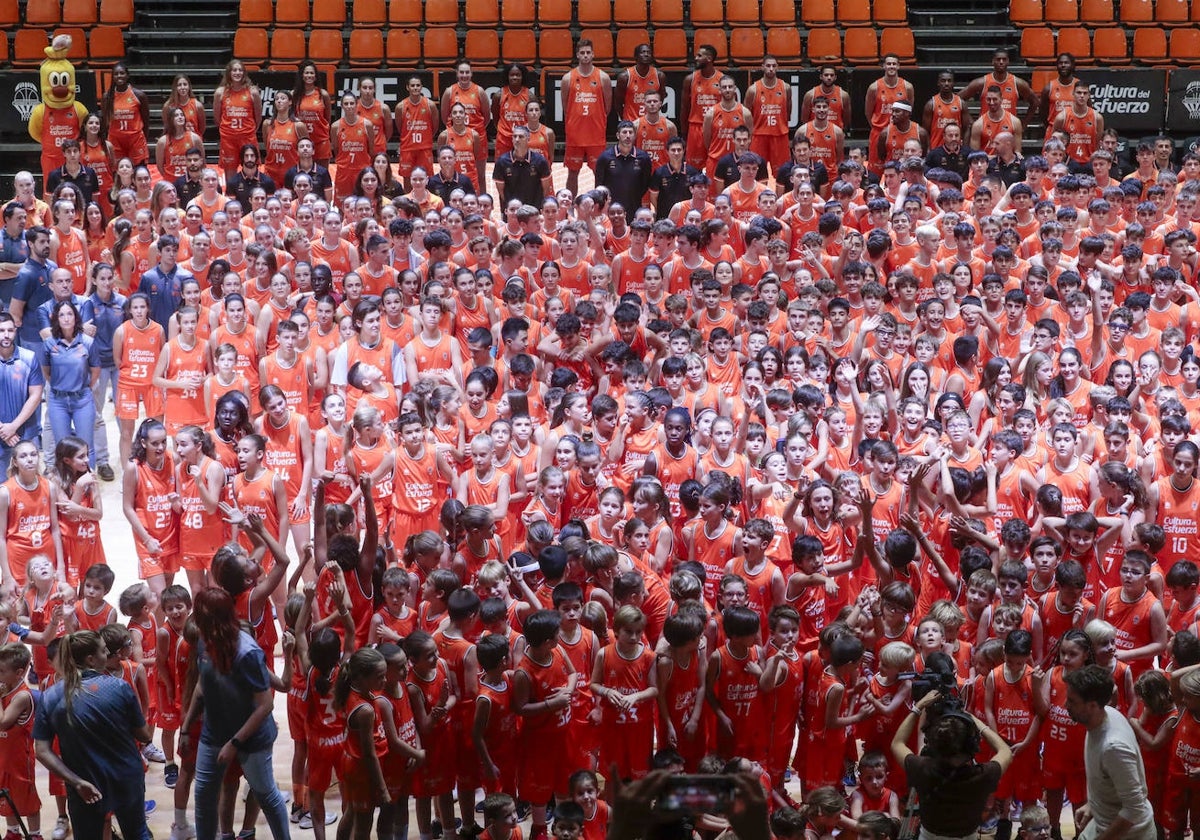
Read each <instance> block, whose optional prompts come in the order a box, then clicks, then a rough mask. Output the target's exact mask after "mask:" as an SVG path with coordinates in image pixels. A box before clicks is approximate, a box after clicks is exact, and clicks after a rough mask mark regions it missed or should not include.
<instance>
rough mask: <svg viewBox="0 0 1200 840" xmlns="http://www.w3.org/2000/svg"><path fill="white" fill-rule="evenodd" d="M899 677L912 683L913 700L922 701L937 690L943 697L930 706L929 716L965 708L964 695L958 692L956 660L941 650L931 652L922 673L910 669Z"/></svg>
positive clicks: (937, 716) (932, 717)
mask: <svg viewBox="0 0 1200 840" xmlns="http://www.w3.org/2000/svg"><path fill="white" fill-rule="evenodd" d="M899 679H902V680H908V681H909V682H910V683H911V684H912V696H913V702H914V703H916V702H920V700H921V698H922V697H924V696H925V695H926V694H928V693H929V692H931V691H936V692H937V693H938V694H940V695H941V697H940V698H939V699H938V700H937V702H936V703H933V704H931V705H930V706H929V708H928V714H927V717H928V718H929V719H931V720H932V719H936V718H939V717H941V716H942V715H943V714H945V713H946V712H961V711H963V709H964V704H963V700H962V697H961V696H960V695H959V693H958V674H957V670H956V668H955V666H954V660H953V659H951V658H950V657H949V656H947V655H946V654H944V653H941V652H940V651H939V652H937V653H933V654H930V655H929V657H928V658H927V659H926V660H925V670H924V671H922V672H921V673H917V672H916V671H908V672H906V673H903V674H900V675H899Z"/></svg>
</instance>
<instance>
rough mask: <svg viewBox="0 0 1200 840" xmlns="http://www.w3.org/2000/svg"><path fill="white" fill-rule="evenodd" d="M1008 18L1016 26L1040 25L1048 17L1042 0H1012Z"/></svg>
mask: <svg viewBox="0 0 1200 840" xmlns="http://www.w3.org/2000/svg"><path fill="white" fill-rule="evenodd" d="M1008 19H1009V20H1010V21H1012V23H1013V25H1014V26H1020V27H1025V26H1038V25H1040V24H1041V23H1042V22H1044V21H1045V19H1046V10H1045V6H1043V5H1042V0H1012V2H1010V3H1009V5H1008Z"/></svg>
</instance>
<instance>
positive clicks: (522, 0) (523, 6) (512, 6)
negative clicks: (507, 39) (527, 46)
mask: <svg viewBox="0 0 1200 840" xmlns="http://www.w3.org/2000/svg"><path fill="white" fill-rule="evenodd" d="M500 20H502V21H504V25H505V26H530V25H532V24H533V22H534V21H536V20H537V5H536V4H535V3H534V0H500Z"/></svg>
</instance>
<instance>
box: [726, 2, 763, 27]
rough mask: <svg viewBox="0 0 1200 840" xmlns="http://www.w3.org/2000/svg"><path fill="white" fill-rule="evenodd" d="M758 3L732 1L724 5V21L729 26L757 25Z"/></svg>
mask: <svg viewBox="0 0 1200 840" xmlns="http://www.w3.org/2000/svg"><path fill="white" fill-rule="evenodd" d="M758 6H759V4H758V3H738V2H736V0H734V2H733V3H730V4H728V5H727V6H726V7H725V22H726V23H728V24H729V25H730V26H750V25H751V24H753V25H754V26H758V17H759V9H758Z"/></svg>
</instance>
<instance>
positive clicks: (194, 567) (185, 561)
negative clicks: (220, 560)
mask: <svg viewBox="0 0 1200 840" xmlns="http://www.w3.org/2000/svg"><path fill="white" fill-rule="evenodd" d="M218 548H219V546H218ZM214 553H215V551H214V552H209V553H208V554H181V555H180V556H179V568H180V569H184V570H186V571H189V572H207V571H208V567H209V566H210V565H211V564H212V559H213V554H214Z"/></svg>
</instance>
